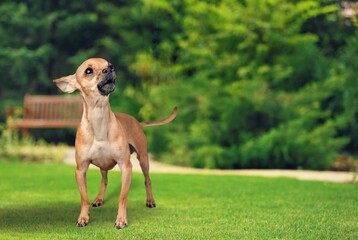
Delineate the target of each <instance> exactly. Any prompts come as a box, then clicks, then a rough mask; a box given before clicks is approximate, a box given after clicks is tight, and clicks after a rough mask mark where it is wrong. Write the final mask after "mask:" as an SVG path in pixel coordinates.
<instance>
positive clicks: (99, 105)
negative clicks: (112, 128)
mask: <svg viewBox="0 0 358 240" xmlns="http://www.w3.org/2000/svg"><path fill="white" fill-rule="evenodd" d="M82 99H83V114H82V120H81V124H82V125H84V126H87V128H88V130H89V131H91V130H92V131H93V136H94V138H95V139H96V140H97V141H106V140H107V138H108V133H109V127H108V122H109V119H110V117H111V108H110V105H109V98H108V96H101V97H99V98H96V99H93V98H92V99H91V98H88V97H83V96H82Z"/></svg>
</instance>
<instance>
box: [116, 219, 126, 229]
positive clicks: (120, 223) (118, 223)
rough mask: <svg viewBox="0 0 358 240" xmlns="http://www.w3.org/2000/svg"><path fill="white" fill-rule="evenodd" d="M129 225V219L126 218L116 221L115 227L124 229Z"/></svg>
mask: <svg viewBox="0 0 358 240" xmlns="http://www.w3.org/2000/svg"><path fill="white" fill-rule="evenodd" d="M127 226H128V222H127V219H124V220H118V219H117V221H116V222H115V223H114V227H115V228H116V229H118V230H120V229H123V228H125V227H127Z"/></svg>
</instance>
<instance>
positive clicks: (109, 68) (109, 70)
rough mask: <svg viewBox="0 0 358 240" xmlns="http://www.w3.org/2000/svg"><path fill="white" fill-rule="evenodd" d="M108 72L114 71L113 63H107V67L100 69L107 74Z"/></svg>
mask: <svg viewBox="0 0 358 240" xmlns="http://www.w3.org/2000/svg"><path fill="white" fill-rule="evenodd" d="M109 72H114V67H113V65H109V67H108V68H105V69H103V70H102V73H104V74H107V73H109Z"/></svg>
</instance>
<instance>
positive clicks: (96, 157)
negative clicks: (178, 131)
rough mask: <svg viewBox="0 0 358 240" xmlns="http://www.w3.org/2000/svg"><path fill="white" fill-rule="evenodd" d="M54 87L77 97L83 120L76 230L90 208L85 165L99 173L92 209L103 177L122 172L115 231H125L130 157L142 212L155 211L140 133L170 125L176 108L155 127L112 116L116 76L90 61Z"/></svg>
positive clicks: (78, 137)
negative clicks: (141, 181) (142, 195)
mask: <svg viewBox="0 0 358 240" xmlns="http://www.w3.org/2000/svg"><path fill="white" fill-rule="evenodd" d="M53 82H54V83H55V84H56V85H57V87H59V88H60V89H61V90H62V91H63V92H67V93H72V92H74V91H75V90H79V91H80V92H81V96H82V100H83V114H82V119H81V123H80V125H79V126H78V129H77V134H76V143H75V149H76V164H77V168H76V181H77V185H78V189H79V192H80V194H81V213H80V215H79V218H78V220H77V226H78V227H84V226H86V225H87V224H88V223H89V208H90V202H89V200H88V195H87V189H86V172H87V169H88V167H89V165H90V164H93V165H95V166H97V167H99V168H100V170H101V173H102V182H101V187H100V190H99V193H98V196H97V198H96V199H95V200H94V201H93V202H92V206H93V207H98V206H101V205H102V203H103V197H104V193H105V190H106V186H107V181H108V180H107V172H108V170H110V169H112V168H113V167H114V166H115V165H118V166H119V168H120V169H121V172H122V187H121V193H120V197H119V204H118V214H117V219H116V222H115V227H116V228H117V229H122V228H124V227H125V226H127V224H128V221H127V214H126V209H127V196H128V190H129V186H130V184H131V179H132V164H131V162H130V155H131V153H132V152H134V151H135V152H136V153H137V157H138V160H139V162H140V166H141V168H142V171H143V175H144V178H145V187H146V193H147V202H146V206H147V207H149V208H153V207H155V206H156V205H155V201H154V198H153V194H152V187H151V181H150V178H149V162H148V153H147V140H146V137H145V135H144V133H143V130H142V127H144V126H156V125H163V124H166V123H169V122H170V121H172V120H173V119H174V118H175V117H176V111H177V110H176V108H174V109H173V112H172V113H171V115H170V116H168V117H167V118H165V119H163V120H161V121H157V122H141V123H140V122H138V121H137V120H136V119H135V118H133V117H132V116H130V115H127V114H123V113H113V112H112V111H111V108H110V105H109V94H110V93H111V92H113V91H114V88H115V82H116V74H115V71H114V68H113V65H112V64H111V63H109V62H108V61H106V60H105V59H102V58H91V59H88V60H86V61H85V62H83V63H82V64H81V65H80V66H79V67H78V69H77V71H76V73H75V74H73V75H69V76H66V77H62V78H59V79H56V80H53Z"/></svg>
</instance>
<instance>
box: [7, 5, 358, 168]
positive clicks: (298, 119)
mask: <svg viewBox="0 0 358 240" xmlns="http://www.w3.org/2000/svg"><path fill="white" fill-rule="evenodd" d="M341 8H342V6H341V5H340V2H339V1H325V0H318V1H313V0H304V1H297V0H286V1H280V0H240V1H234V0H217V1H197V0H185V1H177V0H175V1H147V0H136V1H120V2H116V1H111V0H106V1H98V0H92V1H89V2H78V1H61V2H59V3H57V2H52V1H47V2H41V3H40V2H36V3H35V2H33V1H31V0H28V1H22V2H21V3H18V2H14V1H9V0H7V1H3V3H1V4H0V15H1V16H2V17H1V18H0V35H1V36H4V37H2V38H0V50H1V51H0V69H1V72H2V73H3V74H4V75H3V78H4V79H11V81H6V83H4V85H3V86H4V87H3V88H1V89H0V99H1V100H2V101H4V104H2V105H1V107H0V108H2V107H6V106H7V105H9V104H10V102H11V103H13V102H16V101H17V100H21V99H22V94H24V93H25V92H30V93H54V92H55V91H56V90H55V89H56V88H55V87H53V85H52V83H51V81H49V80H50V79H51V78H54V77H59V76H62V75H65V74H69V73H72V72H74V69H75V66H77V65H78V64H79V63H80V62H82V61H83V60H84V59H85V58H88V57H91V56H100V57H104V58H107V59H109V60H110V61H111V62H112V63H113V64H114V65H115V66H116V74H117V77H118V80H119V82H120V84H119V85H118V86H117V90H116V92H114V93H113V94H112V95H111V106H112V108H113V110H114V111H123V112H127V113H130V114H132V115H134V116H135V117H137V118H138V119H139V120H146V121H148V120H155V119H158V118H160V117H162V116H163V117H164V116H166V115H167V114H168V113H169V112H170V110H171V109H172V108H173V107H174V106H176V105H177V106H178V107H179V112H178V116H177V119H176V120H175V122H174V123H172V124H170V125H167V126H163V127H158V128H152V129H148V130H146V132H147V133H148V138H149V143H150V150H151V151H152V152H153V153H154V154H155V156H156V159H158V160H161V161H167V162H172V163H176V164H180V165H191V166H195V167H207V168H216V167H219V168H242V167H247V168H256V167H264V168H282V167H284V168H314V169H327V168H329V167H330V165H331V163H332V162H333V161H334V160H335V158H336V156H337V155H338V154H340V153H342V152H348V153H351V154H356V153H357V149H358V129H357V126H358V124H357V121H358V112H357V111H358V102H357V99H358V90H357V86H358V82H357V81H358V80H357V77H356V73H355V72H356V69H357V67H358V66H357V62H358V59H357V58H358V57H357V56H358V54H357V53H358V48H357V46H358V45H357V43H358V35H357V24H356V22H355V18H353V19H347V18H343V17H342V15H341V13H340V11H341ZM74 33H76V34H74ZM77 33H78V34H77ZM19 73H21V74H19ZM12 79H14V80H12ZM34 79H36V81H34ZM5 89H6V90H5ZM0 115H3V114H1V109H0Z"/></svg>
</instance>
